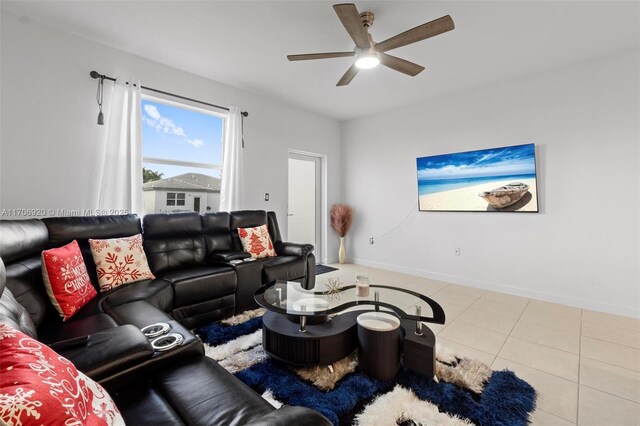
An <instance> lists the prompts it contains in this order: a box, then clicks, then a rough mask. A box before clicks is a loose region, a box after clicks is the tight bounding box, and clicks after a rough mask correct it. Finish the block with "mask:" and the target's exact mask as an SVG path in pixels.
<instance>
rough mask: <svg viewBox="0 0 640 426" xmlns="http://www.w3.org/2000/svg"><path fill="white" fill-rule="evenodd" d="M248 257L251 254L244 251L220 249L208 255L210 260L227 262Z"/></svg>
mask: <svg viewBox="0 0 640 426" xmlns="http://www.w3.org/2000/svg"><path fill="white" fill-rule="evenodd" d="M249 257H251V255H250V254H249V253H247V252H246V251H220V252H217V253H213V254H211V256H209V258H210V259H211V260H214V261H215V260H217V261H222V262H229V261H230V260H242V259H247V258H249Z"/></svg>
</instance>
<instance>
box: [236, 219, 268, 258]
mask: <svg viewBox="0 0 640 426" xmlns="http://www.w3.org/2000/svg"><path fill="white" fill-rule="evenodd" d="M238 236H240V241H241V242H242V249H243V250H244V251H246V252H247V253H249V254H251V257H253V258H254V259H262V258H265V257H272V256H275V255H276V251H275V250H274V249H273V244H272V243H271V237H269V230H268V229H267V225H262V226H256V227H254V228H238Z"/></svg>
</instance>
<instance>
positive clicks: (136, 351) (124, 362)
mask: <svg viewBox="0 0 640 426" xmlns="http://www.w3.org/2000/svg"><path fill="white" fill-rule="evenodd" d="M81 339H82V338H81ZM84 339H85V342H84V344H82V343H79V344H76V345H71V346H66V347H64V344H65V343H64V342H61V344H62V346H63V347H59V348H58V353H59V354H60V355H62V356H64V357H65V358H67V359H68V360H69V361H71V362H72V363H73V364H74V365H75V366H76V368H78V370H80V371H82V372H83V373H85V374H86V375H87V376H89V377H91V378H92V379H94V380H100V379H101V378H103V377H106V376H109V375H112V374H114V373H115V372H118V371H121V370H124V369H126V368H128V367H130V366H131V365H134V364H138V363H140V362H142V361H143V360H145V359H149V358H151V357H152V356H153V348H152V347H151V344H150V343H149V340H147V338H146V337H145V336H144V334H142V332H141V331H140V330H138V329H137V328H136V327H135V326H133V325H131V324H127V325H123V326H120V327H115V328H111V329H108V330H104V331H99V332H97V333H93V334H91V335H90V336H88V337H85V338H84ZM72 340H75V339H72Z"/></svg>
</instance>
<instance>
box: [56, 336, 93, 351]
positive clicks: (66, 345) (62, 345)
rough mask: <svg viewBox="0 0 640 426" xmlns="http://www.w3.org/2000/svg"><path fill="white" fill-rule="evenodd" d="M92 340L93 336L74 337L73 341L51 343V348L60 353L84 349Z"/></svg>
mask: <svg viewBox="0 0 640 426" xmlns="http://www.w3.org/2000/svg"><path fill="white" fill-rule="evenodd" d="M90 338H91V335H86V336H80V337H74V338H73V339H67V340H60V341H58V342H54V343H51V344H50V345H49V347H50V348H51V349H53V350H54V351H56V352H58V353H60V351H64V350H68V349H71V348H75V347H78V346H82V347H84V346H85V345H86V344H87V342H88V341H89V339H90Z"/></svg>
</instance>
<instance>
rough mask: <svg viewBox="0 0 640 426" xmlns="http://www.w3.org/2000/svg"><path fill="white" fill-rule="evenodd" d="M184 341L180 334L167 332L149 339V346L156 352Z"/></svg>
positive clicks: (166, 349)
mask: <svg viewBox="0 0 640 426" xmlns="http://www.w3.org/2000/svg"><path fill="white" fill-rule="evenodd" d="M183 341H184V337H182V334H178V333H169V334H167V335H166V336H161V337H158V338H156V339H154V340H152V341H151V346H152V347H153V350H154V351H156V352H164V351H168V350H169V349H173V348H175V347H176V346H180V344H181V343H182V342H183Z"/></svg>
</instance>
